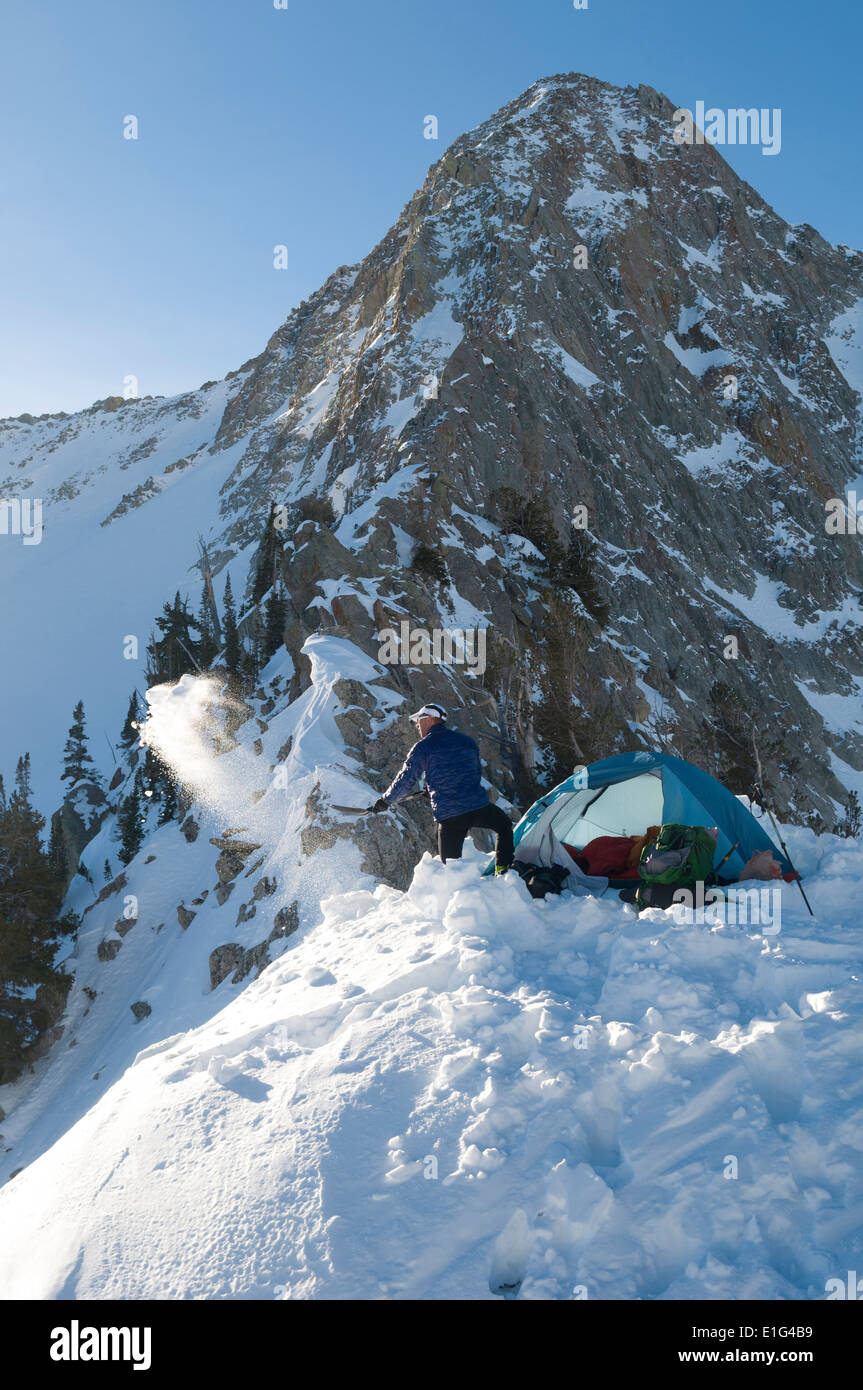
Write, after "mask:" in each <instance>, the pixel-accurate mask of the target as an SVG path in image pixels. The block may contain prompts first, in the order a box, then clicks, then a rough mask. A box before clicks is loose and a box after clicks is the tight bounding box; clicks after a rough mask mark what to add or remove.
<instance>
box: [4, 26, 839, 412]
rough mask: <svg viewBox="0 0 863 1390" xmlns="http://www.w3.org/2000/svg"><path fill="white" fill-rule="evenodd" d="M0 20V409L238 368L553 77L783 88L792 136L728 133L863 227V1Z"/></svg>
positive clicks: (682, 87)
mask: <svg viewBox="0 0 863 1390" xmlns="http://www.w3.org/2000/svg"><path fill="white" fill-rule="evenodd" d="M4 31H5V32H4V40H5V41H4V46H3V47H4V51H3V54H2V57H0V121H2V131H3V138H2V141H0V176H2V187H3V213H4V215H3V218H2V222H0V266H2V277H0V321H2V326H3V331H2V335H0V343H2V347H0V416H8V415H18V414H21V413H23V412H25V411H29V412H32V413H34V414H38V413H41V412H43V411H51V410H76V409H80V408H82V407H84V406H86V405H89V404H90V403H91V402H92V401H94V400H97V399H100V398H102V397H104V396H107V395H120V394H122V392H123V383H124V379H125V378H126V377H127V376H129V375H134V376H135V377H137V379H138V384H139V390H140V393H141V394H142V395H144V394H152V395H171V394H174V393H175V392H178V391H181V390H186V389H190V388H194V387H196V386H199V385H200V384H201V383H202V382H203V381H205V380H209V379H215V378H219V377H221V376H223V375H224V374H225V373H226V372H227V371H230V370H232V369H234V368H235V367H238V366H239V365H240V364H241V363H242V362H244V361H245V360H246V359H247V358H249V357H252V356H254V355H256V354H257V353H258V352H260V351H261V349H262V348H263V347H264V345H265V344H266V341H267V339H268V338H269V336H270V334H271V333H272V332H273V331H274V330H275V329H276V328H277V327H278V325H279V324H280V323H281V322H282V321H283V320H284V318H285V317H286V315H287V313H288V312H289V310H290V309H291V308H292V307H293V306H294V305H295V304H297V303H298V302H299V301H300V300H301V299H303V298H305V297H307V296H308V295H309V294H310V293H311V292H312V291H313V290H314V289H315V288H316V287H317V286H318V285H319V284H320V283H321V282H322V281H323V280H324V279H325V278H326V276H327V275H328V274H329V273H330V272H331V271H332V270H334V269H335V267H336V266H338V265H342V264H347V263H351V262H353V261H356V260H358V259H360V258H361V257H362V256H363V255H365V254H366V253H367V252H368V251H369V250H371V248H372V247H373V246H374V244H375V243H376V242H377V241H378V240H379V239H380V238H381V236H382V235H383V233H384V232H385V231H386V229H387V228H388V227H389V226H390V225H391V223H392V222H393V221H394V220H395V218H396V217H397V216H398V213H399V212H400V210H401V208H402V206H403V205H404V203H405V202H406V201H407V200H408V198H409V197H410V196H411V194H412V193H413V192H414V190H415V189H416V188H417V187H419V185H420V184H421V183H422V180H423V178H424V176H425V173H426V171H427V169H428V167H429V165H430V164H431V163H433V162H434V161H435V160H436V159H438V158H439V157H440V155H441V154H442V153H443V151H444V150H445V148H446V147H447V145H448V144H450V143H451V141H452V140H454V139H455V138H457V137H458V136H459V135H461V134H462V133H463V132H464V131H466V130H468V129H470V128H471V127H473V126H475V125H477V124H479V122H481V121H483V120H484V119H485V118H486V117H487V116H489V115H490V114H491V113H492V111H494V110H495V109H496V108H497V107H499V106H501V105H502V104H503V103H504V102H506V101H508V100H510V99H511V98H513V97H514V96H516V95H517V94H518V93H519V92H520V91H522V90H523V89H524V88H525V87H528V86H529V85H530V84H531V83H532V82H534V81H536V79H537V78H539V77H545V76H548V75H549V74H552V73H556V72H565V71H571V70H572V71H578V72H586V73H590V74H592V75H594V76H597V77H600V78H603V79H605V80H608V81H612V82H615V83H619V84H621V85H626V84H637V83H639V82H644V83H647V84H649V85H651V86H653V87H656V88H658V89H659V90H662V91H665V92H666V93H667V95H668V96H669V97H670V98H671V99H672V100H673V101H674V102H675V104H677V105H680V106H689V107H693V108H694V106H695V103H696V101H697V100H699V99H701V100H704V101H705V102H706V104H707V105H708V106H711V105H713V106H718V107H721V108H723V109H725V108H728V107H734V106H746V107H749V106H758V107H763V106H766V107H775V106H779V107H781V108H782V151H781V154H779V155H778V156H777V157H766V156H763V155H762V154H761V152H760V150H758V149H754V148H746V147H737V148H736V149H731V150H729V149H724V150H723V153H724V154H725V155H726V157H729V156H730V162H731V163H732V164H733V165H734V167H735V168H736V169H737V170H738V171H739V172H740V173H741V174H742V175H743V176H744V177H745V178H747V179H748V180H749V181H750V182H751V183H753V184H754V185H755V186H756V187H757V188H758V190H759V192H760V193H761V194H762V195H763V196H764V197H765V198H767V199H768V201H769V202H771V203H772V204H773V206H774V207H775V208H776V210H777V211H778V212H779V213H780V214H781V215H782V216H784V217H786V218H788V220H789V221H791V222H803V221H806V222H810V223H812V224H813V225H814V226H815V227H817V228H818V230H819V231H820V232H821V233H822V234H823V235H824V236H826V237H827V238H828V239H829V240H831V241H840V242H846V243H848V244H850V245H853V246H858V247H859V246H863V216H861V200H860V195H859V187H860V172H861V171H860V148H861V141H860V133H859V132H860V124H861V117H863V101H861V90H860V88H861V84H860V78H859V63H860V53H861V50H863V6H861V5H860V4H859V0H822V3H818V4H813V3H811V0H749V3H744V0H723V3H722V4H714V5H705V4H703V3H696V0H692V3H689V4H687V3H685V0H674V2H673V3H672V0H588V9H587V10H586V11H585V10H575V9H574V7H573V4H572V0H524V2H523V3H518V0H498V2H497V3H495V2H494V0H470V3H466V0H428V3H418V2H415V0H401V3H399V0H288V8H287V9H286V10H277V9H275V8H274V5H273V3H272V0H208V2H207V3H204V0H138V3H135V4H131V5H123V4H119V5H118V4H117V3H116V2H114V3H108V0H82V3H81V4H80V5H71V4H69V3H68V0H64V2H63V3H58V0H44V3H41V4H39V5H38V6H37V5H19V6H15V7H10V8H9V9H7V11H6V15H5V22H4ZM428 114H434V115H436V116H437V117H438V120H439V132H440V138H439V140H438V141H436V142H435V141H429V140H426V139H424V138H423V118H424V117H425V116H426V115H428ZM127 115H136V116H137V117H138V120H139V123H140V125H139V138H138V140H136V141H132V140H125V139H123V118H124V117H125V116H127ZM276 244H285V245H286V246H287V247H288V269H287V270H276V269H274V267H273V247H274V246H275V245H276Z"/></svg>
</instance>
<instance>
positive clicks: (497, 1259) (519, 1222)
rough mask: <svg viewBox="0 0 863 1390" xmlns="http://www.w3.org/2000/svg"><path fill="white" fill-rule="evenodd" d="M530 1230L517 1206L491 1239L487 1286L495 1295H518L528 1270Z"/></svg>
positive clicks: (514, 1296) (523, 1214) (499, 1296)
mask: <svg viewBox="0 0 863 1390" xmlns="http://www.w3.org/2000/svg"><path fill="white" fill-rule="evenodd" d="M532 1243H533V1232H532V1231H531V1229H530V1224H529V1222H528V1219H527V1215H526V1214H525V1212H524V1211H522V1209H521V1207H518V1208H517V1209H516V1210H515V1211H514V1212H513V1214H512V1216H511V1217H510V1218H509V1221H508V1222H507V1223H506V1225H505V1226H504V1228H503V1230H502V1231H501V1233H500V1235H499V1236H498V1237H497V1239H496V1240H495V1243H494V1247H493V1249H492V1252H491V1269H490V1271H489V1276H488V1286H489V1289H490V1290H491V1292H492V1293H493V1294H497V1296H498V1298H517V1297H518V1293H519V1290H520V1288H521V1286H522V1283H523V1282H524V1276H525V1274H526V1273H527V1262H528V1258H529V1256H530V1247H531V1245H532Z"/></svg>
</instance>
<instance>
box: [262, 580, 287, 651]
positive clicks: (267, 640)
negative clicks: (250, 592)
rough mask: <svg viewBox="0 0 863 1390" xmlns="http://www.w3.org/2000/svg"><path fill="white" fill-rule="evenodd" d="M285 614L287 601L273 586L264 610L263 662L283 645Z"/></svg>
mask: <svg viewBox="0 0 863 1390" xmlns="http://www.w3.org/2000/svg"><path fill="white" fill-rule="evenodd" d="M287 613H288V605H287V600H286V599H284V598H283V597H282V596H281V594H280V593H279V586H278V585H277V584H274V585H273V587H272V589H271V590H270V596H269V598H268V599H267V606H266V609H265V610H264V639H263V657H264V660H265V661H269V659H270V657H271V656H272V655H273V653H274V652H277V651H278V650H279V647H281V646H283V645H284V640H285V624H286V621H287Z"/></svg>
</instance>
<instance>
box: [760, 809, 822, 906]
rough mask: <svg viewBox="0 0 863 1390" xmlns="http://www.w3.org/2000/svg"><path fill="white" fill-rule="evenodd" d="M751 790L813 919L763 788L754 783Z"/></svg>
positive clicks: (799, 879) (798, 876)
mask: <svg viewBox="0 0 863 1390" xmlns="http://www.w3.org/2000/svg"><path fill="white" fill-rule="evenodd" d="M752 790H753V791H754V793H755V797H756V800H758V801H759V802H760V803H761V805H762V806H763V807H764V809H765V811H766V812H767V814H768V816H769V817H770V824H771V825H772V826H773V829H774V831H775V832H776V838H777V840H778V841H779V844H780V847H781V849H782V853H783V854H784V855H785V858H786V859H787V860H788V863H789V864H790V865H791V870H792V872H793V873H794V875H795V878H794V882H795V883H796V884H797V887H798V888H799V889H800V892H801V894H802V895H803V901H804V902H805V904H806V906H807V907H808V908H809V916H810V917H814V916H815V913H814V912H813V911H812V906H811V904H810V902H809V899H808V898H807V896H806V894H805V892H804V891H803V883H802V880H801V878H800V875H799V873H798V872H797V870H796V869H795V868H794V861H793V860H792V858H791V855H790V854H789V853H788V846H787V845H786V843H785V841H784V840H783V838H782V832H781V831H780V829H779V826H778V825H777V824H776V818H775V816H774V815H773V812H772V811H771V809H770V807H769V806H768V805H767V798H766V797H765V795H764V788H763V787H760V786H759V785H758V783H757V782H756V784H755V786H754V787H753V788H752Z"/></svg>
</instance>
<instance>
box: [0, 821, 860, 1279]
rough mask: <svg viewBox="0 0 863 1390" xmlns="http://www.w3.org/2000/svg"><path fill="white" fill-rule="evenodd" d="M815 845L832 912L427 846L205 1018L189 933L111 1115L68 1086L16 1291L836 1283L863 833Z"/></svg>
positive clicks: (10, 1228) (26, 1185)
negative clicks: (612, 881) (495, 866)
mask: <svg viewBox="0 0 863 1390" xmlns="http://www.w3.org/2000/svg"><path fill="white" fill-rule="evenodd" d="M789 839H790V847H791V850H792V853H793V854H794V855H795V856H796V857H797V859H798V861H799V863H800V867H801V869H802V870H803V871H804V873H807V875H808V877H809V881H808V885H807V886H808V889H809V894H810V898H811V899H812V901H813V904H814V905H815V908H816V911H817V913H818V917H817V919H816V920H814V921H813V920H812V919H811V918H809V917H808V916H807V915H806V914H805V908H804V907H803V903H802V899H801V898H800V896H799V893H798V892H797V890H796V888H795V887H794V886H792V885H786V886H785V887H784V888H783V890H782V892H783V901H782V929H781V932H779V933H777V934H775V935H772V936H768V935H767V934H765V935H759V934H757V933H756V931H755V929H753V928H751V927H749V928H746V927H737V926H728V925H722V924H716V923H714V924H711V922H710V912H711V911H714V912H715V911H716V909H708V921H707V923H706V924H704V925H700V926H699V925H685V924H684V923H683V922H682V921H681V920H679V919H678V917H677V916H676V915H675V913H676V912H679V909H677V910H675V912H669V913H662V912H659V911H651V912H648V913H647V914H645V915H644V916H643V917H642V918H641V919H637V918H636V917H635V916H634V914H633V912H632V911H631V909H628V908H626V907H623V906H622V905H620V904H619V902H618V901H617V899H616V897H615V898H614V899H613V900H598V899H593V898H574V897H573V896H572V895H571V894H568V893H567V894H564V895H563V896H562V897H560V898H557V899H550V900H548V901H546V902H545V903H538V902H534V901H533V900H531V899H530V897H529V896H528V894H527V891H526V889H525V888H524V886H523V884H522V883H521V881H520V880H518V879H517V878H516V877H515V876H513V875H510V876H507V877H505V878H503V879H496V880H480V878H479V876H478V872H477V869H478V864H477V859H476V856H475V855H474V856H472V857H471V858H467V859H465V860H463V861H462V862H461V863H454V864H453V863H451V864H448V865H446V866H444V865H441V864H440V863H439V862H438V861H436V860H432V859H431V858H430V857H429V856H428V855H426V856H425V857H424V859H423V860H422V862H421V863H420V864H419V866H418V868H417V871H416V874H415V877H414V881H413V884H412V886H411V888H410V890H409V891H408V892H407V893H400V892H397V891H396V890H394V889H391V888H387V887H382V886H378V887H376V888H374V887H371V886H365V885H360V886H350V887H347V888H346V889H345V888H344V886H342V888H338V885H336V884H334V887H336V888H337V891H335V892H334V893H333V895H332V896H330V897H329V898H327V899H326V900H325V901H324V902H323V903H322V905H321V913H320V917H319V920H318V921H317V922H316V923H315V924H314V925H312V926H311V927H309V928H307V929H306V930H305V931H304V932H303V933H301V934H298V935H297V936H295V937H292V938H291V939H290V940H289V942H288V944H287V949H286V950H285V952H284V954H283V955H281V957H280V958H279V959H278V960H277V961H275V962H274V963H273V964H272V965H270V966H269V968H268V969H267V970H266V971H265V972H264V973H263V974H262V975H261V977H260V978H259V979H258V980H257V981H256V982H255V983H253V984H251V985H247V987H246V988H245V989H242V990H241V991H240V992H238V991H237V989H236V988H234V989H231V987H229V986H223V987H222V988H223V989H225V990H227V991H228V995H227V996H226V998H227V1002H226V1004H225V1007H223V1008H222V1009H221V1010H220V1011H219V1012H216V1013H215V1014H211V1016H209V1017H206V1018H202V1004H201V1001H200V999H196V998H195V991H194V990H191V991H188V981H185V982H184V981H182V980H180V981H179V982H176V983H175V982H173V981H170V980H168V979H166V978H165V977H166V974H168V973H172V974H173V973H174V970H175V969H176V962H177V960H178V957H177V954H176V950H175V955H174V961H175V966H174V967H173V969H172V971H171V972H166V970H165V968H164V963H163V964H162V970H161V975H160V978H161V979H162V980H164V982H165V989H166V990H171V989H176V991H177V993H178V996H179V995H180V994H181V993H182V991H183V989H186V990H187V993H188V1003H187V1005H186V1006H185V1010H183V1008H182V1007H181V1006H180V1004H179V997H178V1000H177V1005H178V1010H177V1011H176V1012H175V1013H174V1015H173V1021H172V1022H171V1024H170V1025H169V1029H168V1028H166V1027H165V1025H164V1022H162V1023H161V1024H160V1023H159V1022H158V1020H157V1015H156V1013H155V1012H154V1015H153V1017H152V1018H151V1019H148V1020H146V1021H145V1023H144V1024H142V1025H140V1026H139V1027H136V1028H135V1031H134V1036H135V1037H136V1038H138V1039H140V1043H141V1044H142V1046H141V1050H140V1052H138V1054H137V1056H136V1057H135V1058H134V1061H133V1062H131V1064H130V1065H128V1066H121V1067H119V1068H116V1069H115V1070H116V1079H115V1080H114V1081H113V1084H112V1085H110V1087H109V1088H108V1089H107V1090H105V1091H104V1093H103V1094H102V1095H101V1098H100V1099H99V1100H98V1101H97V1102H96V1103H95V1104H94V1105H93V1106H92V1108H90V1109H84V1108H83V1107H81V1106H80V1105H79V1104H78V1099H77V1096H78V1092H77V1090H76V1088H75V1087H74V1086H69V1085H68V1082H69V1080H70V1078H69V1076H68V1075H67V1076H65V1077H64V1076H63V1074H62V1073H61V1072H59V1071H57V1072H56V1073H55V1075H54V1077H53V1081H52V1078H51V1076H50V1075H49V1076H48V1077H46V1079H45V1080H44V1081H43V1083H42V1087H41V1099H42V1106H43V1115H47V1114H49V1113H51V1115H52V1122H53V1123H54V1124H55V1126H56V1129H57V1132H58V1134H59V1137H58V1138H57V1139H56V1141H55V1142H53V1143H52V1144H51V1145H50V1146H49V1147H48V1148H47V1150H46V1151H45V1152H44V1153H43V1154H42V1155H41V1157H39V1158H37V1159H35V1161H33V1162H32V1163H30V1165H29V1166H28V1167H27V1168H25V1170H24V1171H23V1172H21V1173H19V1175H18V1176H17V1177H16V1178H15V1179H14V1180H13V1181H12V1182H11V1183H8V1184H7V1185H6V1186H5V1187H4V1188H3V1190H2V1192H0V1223H2V1229H3V1232H4V1239H3V1243H2V1253H0V1295H2V1296H3V1297H4V1298H21V1297H25V1298H70V1297H74V1298H79V1299H80V1298H98V1299H107V1298H133V1299H140V1298H147V1297H157V1298H189V1297H191V1298H201V1297H205V1298H261V1299H267V1298H297V1297H318V1298H323V1297H326V1298H337V1299H349V1298H350V1299H367V1298H370V1299H375V1298H388V1299H393V1298H396V1299H398V1298H426V1299H429V1298H430V1299H435V1298H459V1299H477V1298H480V1299H482V1298H490V1297H492V1296H493V1295H494V1294H495V1293H496V1292H499V1291H500V1289H501V1287H502V1286H504V1285H506V1286H509V1285H517V1284H520V1287H521V1294H522V1296H524V1297H530V1298H540V1299H543V1298H554V1299H561V1298H573V1297H588V1298H612V1299H625V1298H647V1299H656V1298H692V1299H699V1298H723V1299H737V1298H753V1297H754V1298H765V1299H790V1298H810V1299H811V1298H823V1297H824V1286H825V1281H826V1280H827V1279H828V1278H830V1277H832V1276H835V1275H840V1276H842V1275H844V1271H846V1270H847V1269H849V1268H855V1267H856V1265H855V1261H856V1260H858V1259H859V1252H858V1240H859V1227H860V1222H861V1219H863V1169H861V1163H860V1157H861V1149H863V1115H861V1110H860V1097H861V1089H863V1083H861V1081H860V1063H861V1061H863V1033H861V1030H860V1023H861V1015H863V990H861V983H860V977H861V965H863V939H861V936H860V931H859V914H858V913H857V912H856V910H855V909H854V908H853V907H852V906H850V905H851V904H853V903H854V901H855V898H856V896H857V890H858V884H859V881H860V876H861V873H863V847H861V846H860V844H858V843H854V842H852V841H840V840H837V839H836V838H835V837H833V836H824V837H822V838H821V839H816V837H815V836H814V835H813V834H812V833H811V832H809V831H802V830H798V831H790V832H789ZM198 930H199V925H198V924H197V923H194V924H193V925H192V927H191V928H190V930H189V932H188V933H186V934H180V936H181V939H180V943H179V949H180V950H181V951H182V950H185V951H187V952H191V951H192V950H193V949H194V948H193V946H192V942H193V940H194V938H195V936H196V933H197V932H198ZM174 935H175V936H177V935H178V933H177V932H176V931H175V933H174ZM124 949H125V948H124ZM231 994H233V997H230V995H231ZM216 997H217V996H211V998H216ZM159 1012H160V1014H161V1012H162V1011H161V1009H160V1011H159ZM116 1031H117V1034H118V1037H117V1039H114V1038H112V1039H106V1038H102V1039H100V1040H99V1047H100V1048H101V1051H99V1054H98V1055H99V1057H100V1058H102V1060H103V1065H104V1063H105V1059H106V1057H107V1051H108V1048H109V1046H110V1047H113V1046H115V1045H116V1042H117V1041H119V1032H120V1030H119V1028H118V1029H117V1030H116ZM126 1033H127V1034H131V1033H132V1026H128V1027H127V1028H126ZM80 1045H81V1046H82V1047H85V1046H86V1047H87V1049H88V1054H89V1055H88V1057H87V1058H86V1059H85V1058H83V1057H82V1058H80V1059H79V1062H78V1064H77V1065H78V1066H79V1069H80V1070H81V1071H82V1072H83V1070H86V1068H89V1067H90V1066H91V1062H92V1060H93V1059H94V1058H95V1056H96V1052H95V1051H94V1050H93V1047H92V1044H90V1043H88V1042H87V1040H86V1039H85V1038H84V1037H82V1038H81V1043H80ZM126 1045H127V1046H128V1042H127V1044H126ZM65 1056H66V1058H67V1059H68V1058H69V1056H70V1053H69V1052H68V1050H66V1052H65ZM11 1118H12V1120H13V1121H14V1119H15V1116H14V1114H13V1116H12V1117H11ZM42 1123H43V1126H44V1124H45V1123H47V1121H46V1120H45V1119H43V1121H42ZM67 1126H68V1128H67ZM64 1130H65V1131H66V1132H63V1131H64ZM732 1156H733V1157H734V1158H735V1159H736V1162H737V1176H736V1177H731V1178H730V1177H728V1176H727V1173H728V1171H729V1168H730V1166H731V1165H730V1164H729V1159H730V1158H731V1157H732ZM11 1161H12V1156H11V1155H10V1156H8V1157H7V1160H6V1164H7V1165H8V1164H9V1163H10V1162H11ZM17 1161H18V1162H19V1163H20V1161H21V1160H20V1157H19V1158H18V1160H17ZM507 1291H508V1292H512V1291H511V1290H507Z"/></svg>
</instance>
